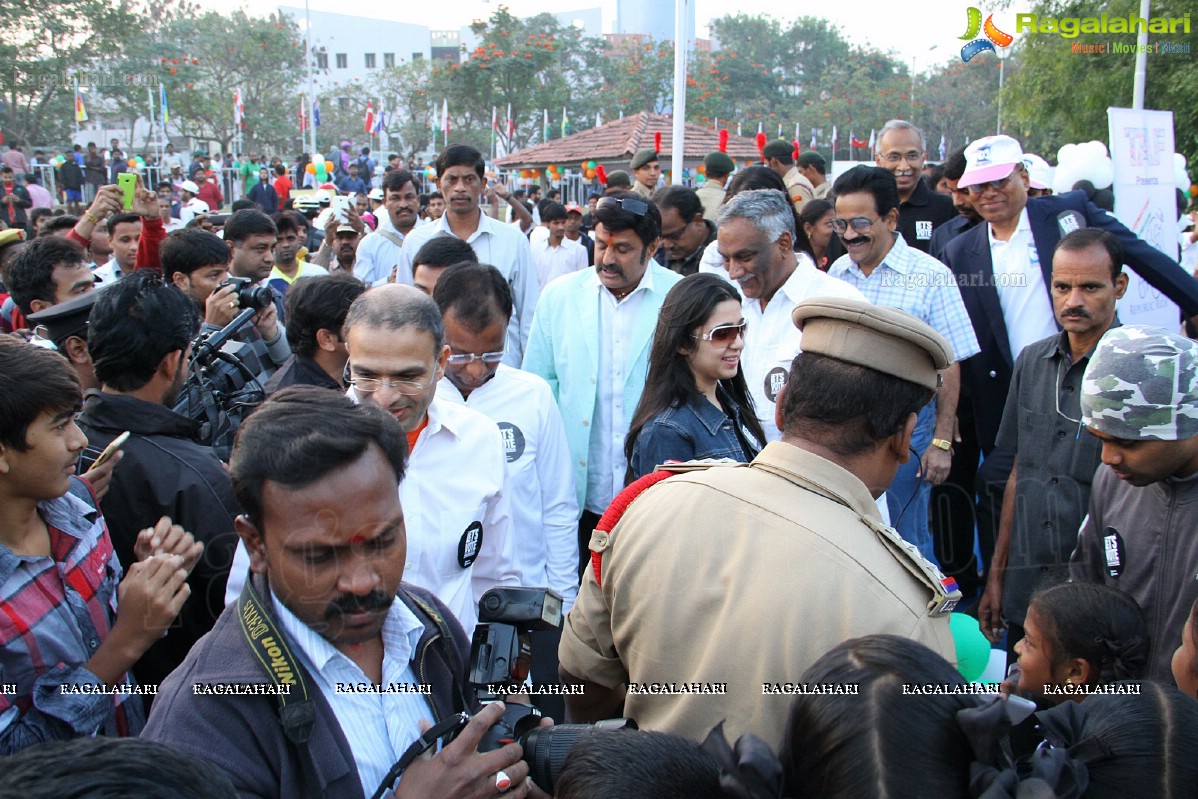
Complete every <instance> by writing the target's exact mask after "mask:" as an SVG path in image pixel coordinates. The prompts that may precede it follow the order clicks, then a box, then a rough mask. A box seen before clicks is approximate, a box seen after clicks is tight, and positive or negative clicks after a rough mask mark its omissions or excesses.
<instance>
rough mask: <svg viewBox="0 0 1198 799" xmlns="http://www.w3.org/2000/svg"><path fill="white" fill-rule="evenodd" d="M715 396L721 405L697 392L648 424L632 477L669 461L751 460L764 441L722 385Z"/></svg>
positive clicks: (639, 436) (635, 449)
mask: <svg viewBox="0 0 1198 799" xmlns="http://www.w3.org/2000/svg"><path fill="white" fill-rule="evenodd" d="M716 395H717V397H718V398H719V400H720V405H714V404H712V402H711V400H709V399H708V398H707V397H706V396H704V395H703V394H701V393H699V392H698V391H696V392H694V393H692V394H691V395H690V396H688V397H687V398H686V402H685V403H683V404H681V405H671V406H670V407H668V408H666V409H665V410H663V411H660V412H658V414H657V415H656V416H654V417H653V418H651V419H649V420H648V421H646V422H645V425H644V427H642V428H641V430H640V432H639V433H638V434H637V437H636V442H635V443H634V444H633V447H632V462H631V464H630V471H631V473H632V477H633V478H634V479H635V478H638V477H642V476H643V475H646V474H648V473H650V472H652V471H653V470H654V469H655V468H656V467H658V466H660V465H661V464H663V463H665V462H666V461H690V460H704V459H709V458H710V459H731V460H734V461H738V462H740V463H748V462H749V461H751V460H752V459H753V458H754V456H756V455H757V451H758V447H760V446H761V442H759V441H757V439H756V438H755V437H754V436H753V434H752V433H751V432H749V430H748V429H747V428H746V427H745V426H744V424H743V422H742V421H741V419H742V417H741V415H740V411H739V409H738V408H737V406H736V402H735V400H733V399H732V397H731V396H730V395H729V394H728V392H727V391H726V390H725V389H724V386H723V384H722V383H721V384H719V385H717V386H716ZM725 408H728V409H729V410H730V411H731V413H727V412H725V410H724V409H725Z"/></svg>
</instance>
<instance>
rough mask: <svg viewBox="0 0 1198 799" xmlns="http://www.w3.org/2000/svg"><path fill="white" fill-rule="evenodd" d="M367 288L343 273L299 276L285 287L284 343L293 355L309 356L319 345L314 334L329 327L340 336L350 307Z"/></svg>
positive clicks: (354, 278) (359, 281)
mask: <svg viewBox="0 0 1198 799" xmlns="http://www.w3.org/2000/svg"><path fill="white" fill-rule="evenodd" d="M366 289H367V286H366V284H365V283H363V282H362V281H361V280H358V279H357V278H356V277H354V276H352V275H349V274H346V273H344V272H334V273H333V274H331V275H320V276H318V277H301V278H300V279H299V280H297V281H295V283H294V284H292V286H291V288H290V289H288V290H287V297H286V299H285V300H284V303H285V308H284V315H285V316H286V318H287V343H288V344H290V345H291V351H292V352H294V353H295V354H296V355H302V356H304V357H305V358H311V357H312V356H313V355H314V354H315V353H316V350H317V349H318V348H319V345H318V344H317V343H316V334H317V332H318V331H320V330H329V331H332V332H333V333H336V334H337V336H338V337H340V336H341V328H342V326H343V325H344V324H345V315H346V314H347V313H349V306H351V305H353V302H354V300H356V299H358V297H359V296H360V295H361V294H363V293H364V292H365V291H366Z"/></svg>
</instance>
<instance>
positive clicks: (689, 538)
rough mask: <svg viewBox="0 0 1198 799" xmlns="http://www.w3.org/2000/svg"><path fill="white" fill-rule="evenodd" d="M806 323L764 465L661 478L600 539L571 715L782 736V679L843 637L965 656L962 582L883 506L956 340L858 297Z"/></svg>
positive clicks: (576, 646)
mask: <svg viewBox="0 0 1198 799" xmlns="http://www.w3.org/2000/svg"><path fill="white" fill-rule="evenodd" d="M793 319H794V321H795V324H796V325H797V326H798V327H799V328H800V329H802V331H803V352H802V353H800V354H799V355H798V357H796V358H795V361H794V364H793V366H792V369H791V374H790V381H789V383H788V385H787V388H786V389H785V390H784V393H783V394H780V396H779V399H778V412H777V417H778V424H779V427H781V428H782V429H783V431H784V432H783V437H782V440H781V441H777V442H774V443H771V444H769V445H767V446H766V448H765V449H764V450H762V452H761V454H760V455H758V456H757V458H756V459H754V461H753V462H752V463H751V464H739V465H738V466H735V467H732V466H729V467H713V468H709V469H706V470H697V471H688V472H686V473H683V474H677V475H674V476H672V477H669V478H668V479H665V480H663V481H662V482H660V483H657V484H655V485H653V486H651V487H650V488H648V489H646V490H644V491H643V493H641V494H639V496H637V497H636V498H635V499H634V500H633V501H632V503H631V504H630V505H629V506H628V508H627V510H626V512H625V513H624V514H623V516H622V517H621V518H620V519H619V520H618V522H616V523H614V524H604V523H603V522H601V523H600V528H601V529H597V530H596V531H595V533H594V535H593V536H592V538H591V550H592V552H593V553H599V558H598V559H593V561H592V565H591V567H590V568H588V569H587V571H586V574H585V576H584V578H583V583H582V588H581V589H580V591H579V594H578V600H577V603H576V604H575V605H574V608H573V610H572V611H571V612H570V615H569V617H568V618H567V620H566V623H565V629H564V631H563V635H562V642H561V648H560V649H559V657H560V662H561V672H562V679H563V682H566V683H573V684H582V685H583V686H584V688H585V692H584V693H582V694H581V695H578V696H568V697H566V716H567V720H569V721H576V722H577V721H594V720H598V719H603V718H610V717H614V716H619V715H620V714H621V713H623V714H624V715H627V716H630V717H632V718H635V719H636V720H637V722H638V723H639V724H640V725H641V727H642V728H645V729H651V730H661V731H665V732H671V733H676V734H678V735H684V736H687V737H691V738H696V739H702V738H703V736H705V735H706V734H707V732H708V730H710V729H711V727H712V726H714V725H715V724H716V723H717V722H719V721H720V720H721V719H726V720H727V723H726V728H727V733H728V737H729V738H730V739H731V738H735V737H736V736H738V735H741V734H743V733H746V732H751V733H754V734H756V735H758V736H760V737H762V738H763V739H764V740H766V741H767V742H768V743H770V744H771V745H772V746H774V747H777V746H779V745H780V744H781V742H782V734H783V729H784V728H785V722H786V718H787V714H788V712H789V710H790V706H791V699H792V698H793V691H791V692H789V693H788V692H787V687H786V684H787V683H790V684H792V685H793V684H794V683H795V682H796V681H797V680H798V678H799V676H800V675H801V674H802V673H803V671H804V670H805V669H806V668H807V667H808V666H810V665H811V664H812V663H814V662H815V661H816V660H817V659H818V658H819V657H820V656H821V655H823V654H824V653H825V652H827V651H828V650H829V649H831V648H832V647H834V646H836V645H837V644H839V643H840V642H841V641H844V640H846V639H848V638H854V637H857V636H862V635H870V634H874V633H890V634H895V635H905V636H908V637H910V638H913V639H915V640H917V641H920V642H921V643H923V644H926V645H927V646H929V647H931V648H932V649H933V650H935V651H936V652H937V653H939V654H940V655H942V656H944V657H945V658H946V659H948V660H949V661H950V662H955V660H956V654H955V650H954V646H953V639H952V636H951V634H950V632H949V624H948V614H949V612H950V611H951V610H952V608H953V606H954V605H955V604H956V601H957V600H958V599H959V597H960V593H959V592H958V591H957V590H956V585H955V583H953V582H952V580H951V579H947V580H946V579H945V578H944V577H943V575H941V574H940V572H939V571H937V570H936V568H935V567H934V566H932V565H931V564H929V563H928V562H927V561H925V560H923V559H922V558H921V557H920V555H919V552H918V551H917V550H916V549H915V548H914V547H912V546H910V545H908V544H905V543H904V542H903V541H902V539H901V538H899V536H898V534H897V533H895V532H894V530H893V529H891V528H889V527H887V526H885V525H884V524H883V523H882V521H881V518H880V516H879V515H878V509H877V506H876V505H875V503H874V499H875V498H876V497H878V496H880V495H881V494H882V492H883V491H884V490H885V489H886V486H887V485H889V484H890V481H891V480H892V479H893V477H894V474H895V472H896V471H897V469H898V467H899V465H900V464H901V463H903V462H905V461H906V460H907V458H908V456H909V444H910V439H911V433H912V431H913V430H914V428H915V421H916V416H917V413H918V411H919V409H920V408H922V407H923V406H924V405H926V404H927V403H928V402H929V401H930V400H931V398H932V396H933V394H934V392H935V391H936V388H937V386H938V378H937V370H939V369H944V368H945V367H947V366H948V365H949V363H951V362H952V359H953V353H952V349H951V347H950V346H949V344H948V342H946V341H945V340H944V339H943V338H942V337H941V336H940V335H939V334H938V333H936V332H935V331H934V330H932V328H930V327H928V326H927V325H926V324H924V323H923V322H921V321H920V320H918V319H916V318H915V317H913V316H911V315H909V314H907V313H905V312H903V311H899V310H897V309H894V308H885V307H881V306H875V305H870V304H868V303H865V302H861V301H857V300H846V299H833V298H813V299H810V300H806V301H804V302H802V303H800V304H799V305H798V306H797V307H796V308H795V310H794V312H793ZM710 343H711V342H703V346H708V345H710ZM632 490H633V489H629V491H632ZM626 493H627V492H626ZM619 503H620V500H619V499H617V501H616V503H613V506H614V505H618V504H619ZM607 528H610V533H609V532H605V529H607ZM596 560H598V563H596V562H595V561H596Z"/></svg>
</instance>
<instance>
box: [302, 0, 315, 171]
mask: <svg viewBox="0 0 1198 799" xmlns="http://www.w3.org/2000/svg"><path fill="white" fill-rule="evenodd" d="M304 38H305V43H306V44H305V46H306V47H307V52H306V53H305V58H304V60H305V61H307V62H308V96H309V97H311V98H312V102H313V103H315V102H316V90H315V89H313V88H312V17H311V16H310V15H309V14H308V0H304ZM308 131H309V134H308V135H309V141H310V142H311V144H310V146H311V152H312V157H313V158H315V157H316V153H317V150H316V112H315V111H313V113H312V124H310V125H308Z"/></svg>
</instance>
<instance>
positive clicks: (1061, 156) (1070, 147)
mask: <svg viewBox="0 0 1198 799" xmlns="http://www.w3.org/2000/svg"><path fill="white" fill-rule="evenodd" d="M1077 152H1078V147H1077V145H1076V144H1072V143H1071V144H1066V145H1065V146H1064V147H1062V148H1061V149H1059V150H1057V164H1059V165H1060V166H1065V165H1066V164H1068V163H1069V162H1070V161H1072V160H1073V159H1074V158H1075V157H1077Z"/></svg>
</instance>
